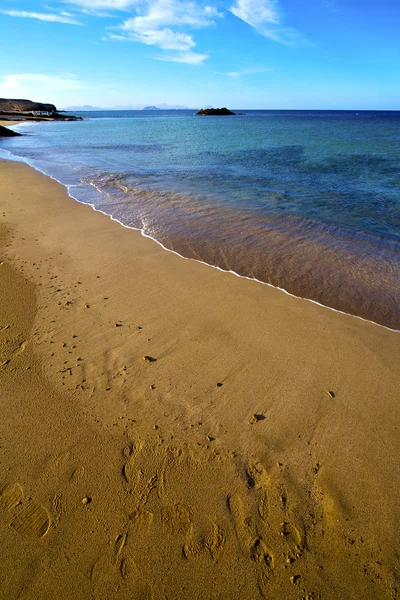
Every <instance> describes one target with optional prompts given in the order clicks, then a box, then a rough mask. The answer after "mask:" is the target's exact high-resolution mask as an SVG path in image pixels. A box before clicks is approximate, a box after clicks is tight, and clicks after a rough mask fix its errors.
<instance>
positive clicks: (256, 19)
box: [229, 0, 304, 45]
mask: <svg viewBox="0 0 400 600" xmlns="http://www.w3.org/2000/svg"><path fill="white" fill-rule="evenodd" d="M229 10H230V12H231V13H233V14H234V15H235V16H236V17H238V19H241V20H242V21H245V23H248V24H249V25H251V27H254V28H255V29H257V31H258V32H259V33H261V35H263V36H265V37H268V38H270V39H271V40H274V41H275V42H281V43H283V44H288V45H294V44H296V43H297V42H299V41H304V40H303V38H302V36H301V34H300V33H299V32H298V31H296V30H295V29H291V28H290V27H284V26H282V25H281V21H282V15H281V11H280V6H279V2H278V0H236V3H235V4H234V5H233V6H231V7H230V9H229Z"/></svg>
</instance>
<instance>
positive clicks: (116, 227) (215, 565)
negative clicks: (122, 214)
mask: <svg viewBox="0 0 400 600" xmlns="http://www.w3.org/2000/svg"><path fill="white" fill-rule="evenodd" d="M0 214H1V216H2V220H1V226H0V243H1V255H0V263H1V264H0V383H1V385H0V402H1V414H2V418H1V420H0V467H1V468H0V473H1V477H0V547H1V561H0V581H1V582H2V583H1V594H0V596H1V599H2V600H11V599H13V600H14V599H16V598H19V599H20V600H28V599H29V600H38V599H43V600H47V599H48V600H50V599H52V600H53V599H57V600H71V599H74V600H80V599H82V600H84V599H85V600H87V599H89V598H91V599H96V600H113V599H118V600H125V599H129V600H136V599H138V600H139V599H141V600H145V599H146V600H147V599H148V600H150V599H153V600H164V599H165V600H166V599H168V600H197V599H198V600H200V599H201V600H206V599H210V600H217V599H221V600H222V599H224V600H225V599H226V600H235V599H238V600H256V599H258V598H259V599H263V598H272V599H285V600H286V599H288V600H291V599H299V598H304V599H306V598H307V599H309V600H311V599H312V600H315V599H318V598H320V599H323V600H331V599H332V600H334V599H338V598H343V599H354V600H356V599H357V600H359V599H361V598H368V599H369V598H376V599H394V598H397V597H399V595H400V591H399V590H400V579H399V577H400V573H399V558H398V553H399V525H400V522H399V521H400V461H399V457H400V436H399V427H400V411H399V365H400V361H399V359H400V334H399V333H396V332H393V331H390V330H388V329H385V328H383V327H380V326H377V325H375V324H373V323H369V322H365V321H362V320H361V319H358V318H354V317H350V316H347V315H344V314H340V313H337V312H334V311H332V310H330V309H326V308H323V307H320V306H318V305H316V304H313V303H312V302H310V301H306V300H301V299H297V298H294V297H291V296H289V295H287V294H285V293H283V292H281V291H279V290H277V289H274V288H271V287H268V286H266V285H262V284H260V283H256V282H252V281H249V280H245V279H241V278H239V277H236V276H234V275H232V274H229V273H223V272H221V271H218V270H217V269H213V268H211V267H207V266H206V265H203V264H201V263H198V262H195V261H191V260H186V259H182V258H180V257H179V256H177V255H174V254H173V253H171V252H167V251H165V250H164V249H163V248H162V247H161V246H159V245H158V244H157V243H155V242H154V241H152V240H150V239H147V238H144V237H143V236H142V235H141V234H140V232H138V231H133V230H130V229H127V228H124V227H122V226H121V225H120V224H118V223H117V222H114V221H112V220H111V219H110V218H108V217H107V216H105V215H103V214H101V213H99V212H95V211H94V210H93V209H92V208H90V207H89V206H86V205H83V204H79V203H78V202H75V201H74V200H73V199H71V198H70V197H69V196H68V195H67V192H66V190H65V189H64V188H63V187H62V186H61V185H60V184H58V183H57V182H55V181H54V180H52V179H50V178H47V177H45V176H44V175H42V174H40V173H39V172H37V171H35V170H34V169H32V168H30V167H28V166H27V165H25V164H22V163H15V162H11V161H4V160H1V161H0Z"/></svg>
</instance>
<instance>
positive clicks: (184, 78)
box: [0, 0, 400, 110]
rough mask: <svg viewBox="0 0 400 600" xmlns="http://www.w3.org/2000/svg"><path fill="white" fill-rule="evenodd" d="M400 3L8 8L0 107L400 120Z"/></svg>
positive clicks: (20, 4)
mask: <svg viewBox="0 0 400 600" xmlns="http://www.w3.org/2000/svg"><path fill="white" fill-rule="evenodd" d="M399 26H400V1H399V0H380V1H379V0H221V1H219V0H62V1H61V0H0V57H1V61H0V97H5V98H27V99H30V100H34V101H41V102H51V103H53V104H56V106H57V107H58V108H65V107H66V106H72V105H78V106H79V105H85V104H88V105H92V106H96V107H101V108H103V107H104V108H118V107H122V108H125V107H141V106H143V105H157V104H160V103H167V104H170V105H185V106H188V107H190V108H196V107H202V106H207V105H208V106H215V107H220V106H227V107H228V108H233V109H240V108H242V109H354V110H363V109H364V110H367V109H371V110H400V35H399Z"/></svg>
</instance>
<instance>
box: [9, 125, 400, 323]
mask: <svg viewBox="0 0 400 600" xmlns="http://www.w3.org/2000/svg"><path fill="white" fill-rule="evenodd" d="M15 124H21V123H18V122H17V123H15ZM0 125H1V123H0ZM3 150H4V151H5V152H7V153H9V154H10V158H9V159H8V158H5V157H0V160H11V161H16V162H22V163H24V164H26V165H28V166H29V167H30V168H33V169H35V170H36V171H38V172H39V173H41V174H42V175H44V176H45V177H49V178H50V179H52V180H53V181H56V182H57V183H58V184H59V185H61V186H62V187H63V188H65V190H66V191H67V194H68V196H69V197H70V198H71V199H72V200H74V201H75V202H78V203H79V204H83V205H87V206H90V207H91V208H92V209H93V210H94V211H96V212H99V213H101V214H103V215H105V216H106V217H108V218H109V219H110V220H111V221H115V222H116V223H118V224H119V225H121V226H122V227H124V228H126V229H131V230H132V231H138V232H140V233H141V234H142V235H143V236H144V237H146V238H148V239H151V240H152V241H154V242H155V243H156V244H158V245H159V246H161V248H163V250H165V251H167V252H171V253H172V254H175V255H176V256H179V257H180V258H182V259H184V260H190V261H194V262H198V263H200V264H203V265H205V266H208V267H211V268H213V269H216V270H218V271H221V272H223V273H230V274H232V275H235V276H236V277H239V278H241V279H245V280H248V281H253V282H255V283H258V284H261V285H264V286H267V287H271V288H273V289H276V290H279V291H281V292H283V293H284V294H287V295H288V296H291V297H293V298H296V299H298V300H304V301H308V302H311V303H313V304H315V305H317V306H319V307H321V308H325V309H327V310H331V311H334V312H337V313H339V314H342V315H345V316H348V317H353V318H355V319H360V320H361V321H365V322H366V323H371V324H372V325H376V326H378V327H383V328H384V329H387V330H389V331H392V332H396V333H400V329H397V328H396V327H391V326H389V325H385V324H384V323H380V322H378V321H374V320H372V319H368V318H366V317H363V316H361V315H358V314H354V313H350V312H346V311H345V310H341V309H339V308H335V307H333V306H329V305H327V304H324V303H322V302H319V301H318V300H314V299H313V298H308V297H307V296H299V295H296V294H295V293H293V292H290V291H288V290H286V289H285V288H284V287H279V286H278V285H274V284H273V283H268V282H266V281H263V280H261V279H257V278H255V277H250V276H246V275H242V274H240V273H237V272H236V271H234V270H228V269H224V268H222V267H220V266H218V265H214V264H211V263H209V262H206V261H204V260H201V259H197V258H194V257H190V256H185V255H184V254H182V253H180V252H178V251H176V250H174V249H172V248H168V247H167V246H166V245H164V243H163V242H162V241H160V240H158V239H156V238H155V237H153V236H151V235H150V234H148V233H146V231H145V230H144V229H140V228H138V227H134V226H132V225H127V224H126V223H123V222H122V221H120V220H119V219H118V218H116V217H114V216H113V215H111V214H110V213H107V212H105V211H103V210H101V209H100V208H96V206H95V205H94V204H93V203H91V202H85V201H83V200H79V198H77V197H75V196H74V195H73V193H72V192H71V188H73V187H75V186H74V185H68V184H64V183H63V182H62V181H60V180H59V179H57V177H55V176H53V175H51V174H49V173H46V172H45V171H43V170H41V169H40V168H39V167H38V166H36V165H34V164H31V163H30V162H29V160H28V159H26V158H25V157H20V156H17V155H13V154H12V152H11V151H9V150H6V149H3ZM90 185H91V186H92V187H94V189H96V191H97V192H98V193H99V194H102V192H101V191H100V190H98V189H97V188H96V186H94V185H93V184H90Z"/></svg>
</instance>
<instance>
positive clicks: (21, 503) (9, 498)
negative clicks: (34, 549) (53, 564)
mask: <svg viewBox="0 0 400 600" xmlns="http://www.w3.org/2000/svg"><path fill="white" fill-rule="evenodd" d="M0 506H2V507H3V508H5V509H6V510H7V511H8V512H9V513H10V515H11V522H10V527H12V528H13V529H15V531H17V532H18V533H20V534H21V535H24V536H27V537H37V538H41V537H43V536H45V535H46V533H47V532H48V531H49V528H50V523H51V521H50V516H49V513H48V512H47V510H46V509H45V508H44V506H42V505H41V504H36V502H33V500H32V499H31V498H27V499H25V498H24V491H23V489H22V487H21V485H20V484H19V483H14V484H13V485H10V486H8V487H7V488H6V489H5V490H3V492H2V493H1V494H0Z"/></svg>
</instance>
